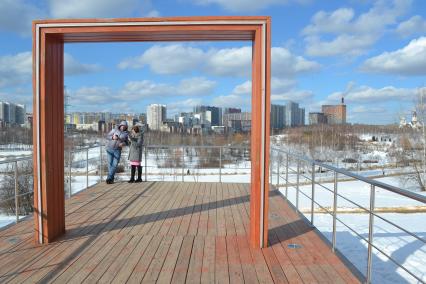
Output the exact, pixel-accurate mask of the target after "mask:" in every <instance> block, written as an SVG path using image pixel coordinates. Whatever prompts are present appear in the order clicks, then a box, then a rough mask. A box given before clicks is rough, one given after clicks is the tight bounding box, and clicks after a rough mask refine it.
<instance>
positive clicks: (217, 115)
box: [194, 105, 222, 126]
mask: <svg viewBox="0 0 426 284" xmlns="http://www.w3.org/2000/svg"><path fill="white" fill-rule="evenodd" d="M206 111H210V112H211V125H212V126H218V125H221V122H222V108H219V107H215V106H203V105H198V106H195V107H194V113H202V112H206Z"/></svg>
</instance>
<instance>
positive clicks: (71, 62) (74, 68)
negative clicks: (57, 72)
mask: <svg viewBox="0 0 426 284" xmlns="http://www.w3.org/2000/svg"><path fill="white" fill-rule="evenodd" d="M101 69H102V68H101V66H100V65H98V64H86V63H81V62H79V61H77V60H76V59H75V58H74V57H73V56H72V55H71V54H68V53H65V54H64V72H65V76H72V75H80V74H87V73H94V72H99V71H100V70H101Z"/></svg>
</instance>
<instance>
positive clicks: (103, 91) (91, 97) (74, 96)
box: [69, 86, 114, 105]
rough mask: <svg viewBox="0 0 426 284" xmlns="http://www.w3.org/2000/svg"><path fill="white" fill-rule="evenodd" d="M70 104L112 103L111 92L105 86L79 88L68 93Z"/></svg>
mask: <svg viewBox="0 0 426 284" xmlns="http://www.w3.org/2000/svg"><path fill="white" fill-rule="evenodd" d="M69 94H70V102H71V104H74V103H75V104H78V105H93V104H96V105H98V104H107V103H112V102H114V99H112V96H113V91H112V90H111V89H110V88H109V87H105V86H92V87H81V88H79V89H78V90H76V91H70V92H69Z"/></svg>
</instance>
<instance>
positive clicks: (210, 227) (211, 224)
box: [207, 183, 217, 236]
mask: <svg viewBox="0 0 426 284" xmlns="http://www.w3.org/2000/svg"><path fill="white" fill-rule="evenodd" d="M216 185H217V183H212V184H211V186H210V199H209V204H210V205H209V217H208V224H207V234H208V235H213V236H215V235H216V233H217V219H216V217H217V216H216V212H217V210H216V205H217V202H216V200H217V195H216V194H217V192H216V187H217V186H216Z"/></svg>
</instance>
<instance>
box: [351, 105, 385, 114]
mask: <svg viewBox="0 0 426 284" xmlns="http://www.w3.org/2000/svg"><path fill="white" fill-rule="evenodd" d="M350 112H351V113H356V114H364V113H367V114H371V113H381V112H386V108H384V107H371V106H368V105H367V106H366V105H359V106H355V107H354V108H352V109H350Z"/></svg>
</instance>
